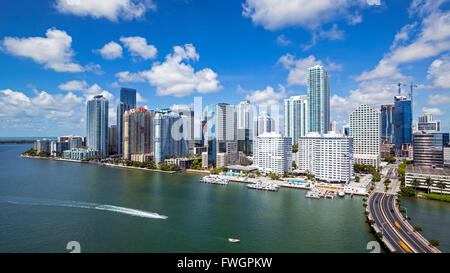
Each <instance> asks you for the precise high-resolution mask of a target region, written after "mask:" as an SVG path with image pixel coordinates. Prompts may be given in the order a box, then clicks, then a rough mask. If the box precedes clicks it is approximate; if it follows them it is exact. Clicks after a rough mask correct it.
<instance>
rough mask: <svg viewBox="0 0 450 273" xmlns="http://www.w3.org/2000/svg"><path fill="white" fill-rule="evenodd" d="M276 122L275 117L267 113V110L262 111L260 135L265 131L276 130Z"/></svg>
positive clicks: (259, 119)
mask: <svg viewBox="0 0 450 273" xmlns="http://www.w3.org/2000/svg"><path fill="white" fill-rule="evenodd" d="M274 129H275V122H274V120H273V118H271V117H270V116H269V114H267V112H262V113H261V114H259V116H258V136H259V135H261V134H264V133H269V132H272V131H274Z"/></svg>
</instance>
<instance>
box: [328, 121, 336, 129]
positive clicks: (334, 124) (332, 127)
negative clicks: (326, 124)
mask: <svg viewBox="0 0 450 273" xmlns="http://www.w3.org/2000/svg"><path fill="white" fill-rule="evenodd" d="M336 127H337V122H336V121H335V120H333V121H332V122H330V129H329V131H331V132H337V131H336Z"/></svg>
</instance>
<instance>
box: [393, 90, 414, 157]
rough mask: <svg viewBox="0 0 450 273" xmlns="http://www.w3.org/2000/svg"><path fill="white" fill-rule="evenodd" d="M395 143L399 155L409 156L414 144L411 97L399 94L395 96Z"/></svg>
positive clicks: (396, 152)
mask: <svg viewBox="0 0 450 273" xmlns="http://www.w3.org/2000/svg"><path fill="white" fill-rule="evenodd" d="M394 144H395V154H396V155H397V156H401V157H404V156H408V154H407V153H408V152H407V151H408V150H409V146H410V145H411V144H412V108H411V98H409V97H406V96H403V95H398V96H395V97H394Z"/></svg>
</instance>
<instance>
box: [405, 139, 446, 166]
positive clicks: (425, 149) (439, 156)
mask: <svg viewBox="0 0 450 273" xmlns="http://www.w3.org/2000/svg"><path fill="white" fill-rule="evenodd" d="M448 141H449V134H448V133H426V132H416V133H414V134H413V145H414V155H413V157H414V160H413V162H414V167H433V168H443V167H444V147H445V145H447V144H448Z"/></svg>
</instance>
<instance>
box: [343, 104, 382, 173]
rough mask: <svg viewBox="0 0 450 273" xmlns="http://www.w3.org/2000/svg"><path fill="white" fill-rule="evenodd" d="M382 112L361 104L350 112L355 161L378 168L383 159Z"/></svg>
mask: <svg viewBox="0 0 450 273" xmlns="http://www.w3.org/2000/svg"><path fill="white" fill-rule="evenodd" d="M380 127H381V125H380V112H379V111H378V110H375V109H374V108H372V107H371V106H369V105H366V104H363V105H360V106H359V107H358V108H357V109H356V110H354V111H353V112H352V113H351V114H350V137H352V138H353V158H354V160H355V163H358V164H367V165H372V166H374V167H376V168H378V166H380V161H381V138H380Z"/></svg>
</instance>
